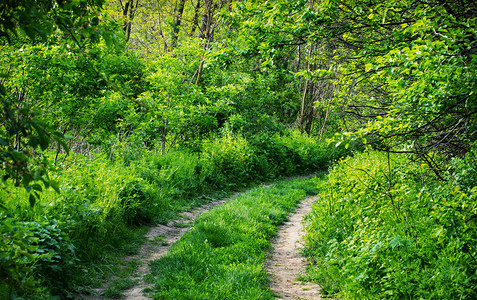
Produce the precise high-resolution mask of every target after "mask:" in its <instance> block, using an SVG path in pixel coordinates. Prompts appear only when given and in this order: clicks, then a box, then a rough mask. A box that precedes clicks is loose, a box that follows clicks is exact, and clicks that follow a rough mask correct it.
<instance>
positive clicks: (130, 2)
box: [121, 0, 139, 43]
mask: <svg viewBox="0 0 477 300" xmlns="http://www.w3.org/2000/svg"><path fill="white" fill-rule="evenodd" d="M121 4H122V2H121ZM138 5H139V0H136V1H134V0H127V1H126V2H125V3H124V6H122V10H123V17H124V25H123V31H124V33H125V34H126V43H127V42H128V41H129V38H130V37H131V27H132V20H133V19H134V13H135V12H136V10H137V7H138Z"/></svg>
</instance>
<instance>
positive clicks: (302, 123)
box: [299, 45, 314, 132]
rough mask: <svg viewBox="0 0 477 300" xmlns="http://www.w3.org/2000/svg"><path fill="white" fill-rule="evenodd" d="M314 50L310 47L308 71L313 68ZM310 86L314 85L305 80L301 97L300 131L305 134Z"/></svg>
mask: <svg viewBox="0 0 477 300" xmlns="http://www.w3.org/2000/svg"><path fill="white" fill-rule="evenodd" d="M313 50H314V46H313V45H312V46H310V50H309V51H310V52H309V53H308V65H307V70H308V71H310V70H311V66H312V63H311V58H312V57H313ZM310 84H312V83H311V82H310V81H309V80H308V79H305V88H304V89H303V95H302V97H301V107H300V119H299V123H300V131H301V132H303V130H304V127H305V123H306V117H305V109H306V98H307V95H308V94H311V93H309V91H308V90H309V85H310ZM310 101H311V100H310Z"/></svg>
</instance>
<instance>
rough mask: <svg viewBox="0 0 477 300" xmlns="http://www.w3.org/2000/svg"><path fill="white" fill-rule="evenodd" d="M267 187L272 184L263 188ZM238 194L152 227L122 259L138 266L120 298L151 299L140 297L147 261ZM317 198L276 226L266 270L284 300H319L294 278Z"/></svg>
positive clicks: (302, 267) (314, 287) (300, 266)
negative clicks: (132, 283) (306, 218)
mask: <svg viewBox="0 0 477 300" xmlns="http://www.w3.org/2000/svg"><path fill="white" fill-rule="evenodd" d="M269 186H271V185H263V186H262V187H265V188H266V187H269ZM237 195H238V193H237V194H235V195H233V196H231V197H229V198H226V199H222V200H218V201H212V202H210V203H207V204H205V205H202V206H200V207H197V208H195V209H194V210H192V211H187V212H183V213H181V214H180V217H179V218H178V219H175V220H173V221H170V222H169V223H168V224H167V225H163V224H159V225H155V226H152V227H151V228H150V230H149V232H148V233H147V234H146V238H147V240H146V242H145V243H144V244H143V245H142V247H141V249H140V251H139V253H138V254H135V255H131V256H128V257H126V258H125V260H126V261H132V260H136V261H138V262H139V267H138V268H137V269H136V271H135V272H134V273H133V275H132V278H131V279H132V280H135V281H136V285H135V286H134V287H132V288H130V289H128V290H125V291H123V295H124V296H123V297H122V298H121V299H129V300H149V299H151V298H150V297H147V296H144V294H143V291H144V290H145V289H147V288H148V287H150V286H149V285H148V284H147V283H146V282H144V275H146V274H148V273H149V262H150V261H152V260H156V259H160V258H161V257H163V256H165V255H166V254H167V252H168V251H169V248H170V247H171V246H172V245H173V244H174V243H175V242H177V241H178V240H179V239H180V238H181V237H182V236H183V235H184V233H186V232H187V231H188V230H189V227H190V226H192V224H194V222H195V220H196V219H197V218H198V217H199V216H200V215H201V214H202V213H204V212H206V211H208V210H210V209H212V208H213V207H216V206H219V205H222V204H224V203H225V202H226V201H228V200H229V199H232V198H234V197H236V196H237ZM316 199H317V197H307V198H305V199H304V200H302V201H301V202H300V204H299V206H298V208H297V210H296V212H295V213H292V214H290V216H289V220H288V221H287V222H285V223H284V224H283V225H282V226H280V227H279V230H278V232H277V236H276V237H275V238H274V240H273V251H271V253H270V257H269V260H268V262H267V265H266V267H267V269H268V273H269V274H270V278H271V284H270V288H271V290H272V291H273V292H274V293H276V294H277V295H278V296H279V297H281V298H283V299H320V287H319V286H318V285H316V284H309V283H302V282H299V281H297V277H298V276H299V275H300V274H301V273H302V272H304V271H305V268H306V265H307V263H306V261H305V259H304V258H303V257H302V256H301V254H300V248H301V247H300V245H301V244H302V243H303V240H302V235H303V225H302V220H303V217H304V216H305V215H306V214H308V213H309V212H310V211H311V205H312V204H313V202H314V201H315V200H316ZM105 288H106V287H103V288H100V289H95V290H94V291H93V292H94V295H90V296H89V297H87V299H89V300H93V299H94V300H99V299H107V298H105V297H103V296H100V295H101V294H102V293H103V292H104V291H105Z"/></svg>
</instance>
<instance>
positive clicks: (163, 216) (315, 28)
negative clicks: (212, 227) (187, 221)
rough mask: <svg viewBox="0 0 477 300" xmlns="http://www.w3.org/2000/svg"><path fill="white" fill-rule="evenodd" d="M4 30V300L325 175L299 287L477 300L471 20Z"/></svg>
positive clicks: (102, 267)
mask: <svg viewBox="0 0 477 300" xmlns="http://www.w3.org/2000/svg"><path fill="white" fill-rule="evenodd" d="M0 13H1V21H0V97H1V98H0V99H1V107H0V124H1V125H0V149H1V155H0V166H1V167H0V172H1V175H2V180H1V181H0V185H1V189H0V195H1V202H0V221H1V223H0V232H1V233H2V239H1V240H0V255H1V256H0V275H1V276H0V296H1V297H6V298H11V297H27V298H28V297H42V296H41V295H56V296H58V297H61V298H69V297H74V296H75V295H77V294H78V293H80V292H84V291H87V290H88V289H89V288H90V287H91V286H92V285H93V284H94V281H95V280H96V278H100V277H102V276H106V275H105V273H107V272H108V271H107V269H108V268H111V267H110V266H111V265H113V264H114V259H115V257H118V256H121V255H124V254H125V253H128V251H129V252H131V251H134V250H133V249H132V248H131V247H133V246H131V244H137V243H139V241H140V239H141V232H142V231H141V230H143V229H141V228H143V227H141V226H142V225H146V224H149V223H154V222H167V221H168V220H170V219H172V218H174V216H175V215H176V214H177V213H178V212H179V211H182V210H184V209H188V208H191V207H193V206H196V205H199V204H200V203H204V202H207V201H210V200H211V199H212V198H216V197H220V196H221V195H224V194H225V193H227V192H230V191H233V190H237V189H242V188H244V187H248V186H251V185H253V184H254V183H258V182H262V181H268V180H273V179H275V178H278V177H281V176H292V175H298V174H306V173H312V172H316V171H318V170H326V169H328V168H329V167H330V166H331V167H330V169H329V175H328V178H327V180H325V181H323V182H322V183H320V185H319V187H318V190H319V192H320V193H321V197H320V199H321V200H320V201H318V202H317V203H316V204H315V206H314V212H313V213H312V215H310V217H309V220H310V225H309V227H308V228H307V231H308V236H307V248H306V251H305V252H306V255H307V256H308V257H309V259H310V260H311V261H312V262H313V266H312V267H310V270H309V272H308V274H307V275H306V276H305V278H306V279H308V280H313V281H317V282H319V283H320V284H321V285H322V287H323V293H324V294H331V295H335V296H341V297H344V298H402V297H409V298H417V297H420V298H448V299H455V298H459V299H460V298H462V299H472V298H475V297H476V291H475V286H476V285H477V273H476V272H477V270H476V267H477V260H476V259H477V258H476V257H477V252H476V251H477V250H476V249H477V244H476V238H477V230H476V229H477V225H476V220H477V203H476V196H477V188H476V182H477V167H476V164H475V161H476V154H477V144H476V135H477V123H476V113H477V99H476V91H477V88H476V87H477V79H476V71H477V68H476V63H477V52H476V51H477V33H476V30H477V24H476V20H477V5H476V3H475V1H470V0H457V1H446V0H424V1H413V0H405V1H402V0H401V1H394V0H386V1H374V0H361V1H354V0H349V1H340V0H328V1H324V0H323V1H314V0H307V1H305V0H299V1H291V0H272V1H254V0H244V1H233V0H187V1H186V0H177V1H175V0H163V1H161V0H117V1H116V0H65V1H59V0H48V1H37V0H18V1H17V0H5V1H2V2H1V3H0ZM105 240H107V241H108V242H107V243H105V242H104V241H105ZM125 241H126V242H125ZM131 241H136V242H131ZM45 297H46V296H45Z"/></svg>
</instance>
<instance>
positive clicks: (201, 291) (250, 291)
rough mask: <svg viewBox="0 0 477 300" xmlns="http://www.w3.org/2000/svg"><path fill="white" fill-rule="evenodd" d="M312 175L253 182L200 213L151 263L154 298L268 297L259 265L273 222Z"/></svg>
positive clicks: (312, 188) (311, 188)
mask: <svg viewBox="0 0 477 300" xmlns="http://www.w3.org/2000/svg"><path fill="white" fill-rule="evenodd" d="M318 180H319V178H318V177H313V178H301V179H295V180H291V181H285V182H281V183H278V184H276V185H274V186H272V187H269V188H266V187H257V188H254V189H251V190H250V191H248V192H246V193H244V194H241V195H240V196H238V197H236V198H234V199H232V200H230V201H229V202H227V203H226V204H224V205H222V206H220V207H217V208H215V209H213V210H211V211H209V212H207V213H204V215H202V216H201V217H199V218H198V219H197V220H196V223H195V224H194V226H193V227H192V228H191V230H190V231H189V232H188V233H186V234H185V235H184V236H183V237H182V239H181V240H179V241H178V242H177V243H176V244H175V245H173V246H172V248H171V249H170V251H169V253H168V254H167V255H166V256H165V257H163V258H161V259H160V260H156V261H153V262H152V263H151V274H150V275H148V277H147V278H146V280H147V281H148V282H149V283H152V284H153V288H151V290H150V291H149V293H150V295H151V296H152V297H153V298H155V299H273V298H274V295H273V293H272V292H271V291H270V290H269V288H268V286H267V284H268V281H269V279H268V274H267V272H266V269H265V267H264V266H265V261H266V259H267V251H268V250H269V249H270V247H271V238H272V237H273V236H274V235H275V234H276V230H277V226H278V225H280V224H282V223H283V222H284V221H286V220H287V218H288V214H289V213H290V212H292V211H294V210H295V208H296V207H297V204H298V203H299V202H300V200H302V199H304V198H305V197H306V196H307V195H312V194H316V193H317V190H316V186H317V181H318Z"/></svg>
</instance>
